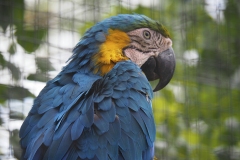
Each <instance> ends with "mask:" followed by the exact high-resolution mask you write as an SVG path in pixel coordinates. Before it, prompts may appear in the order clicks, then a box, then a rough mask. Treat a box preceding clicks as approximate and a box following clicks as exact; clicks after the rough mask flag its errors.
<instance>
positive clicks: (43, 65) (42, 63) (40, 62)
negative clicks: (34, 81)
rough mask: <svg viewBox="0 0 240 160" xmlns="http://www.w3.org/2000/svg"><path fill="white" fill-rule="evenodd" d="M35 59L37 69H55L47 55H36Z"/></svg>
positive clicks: (43, 70)
mask: <svg viewBox="0 0 240 160" xmlns="http://www.w3.org/2000/svg"><path fill="white" fill-rule="evenodd" d="M35 60H36V65H37V67H38V69H40V70H41V71H42V72H47V71H54V70H55V69H54V68H53V66H52V63H51V62H50V60H49V58H48V57H36V58H35Z"/></svg>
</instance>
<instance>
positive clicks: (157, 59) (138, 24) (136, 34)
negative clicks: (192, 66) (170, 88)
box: [71, 14, 175, 91]
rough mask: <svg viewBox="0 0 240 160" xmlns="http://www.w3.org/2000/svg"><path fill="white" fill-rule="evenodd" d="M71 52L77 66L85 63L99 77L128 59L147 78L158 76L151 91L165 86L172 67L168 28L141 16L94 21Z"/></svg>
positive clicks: (170, 76) (119, 16)
mask: <svg viewBox="0 0 240 160" xmlns="http://www.w3.org/2000/svg"><path fill="white" fill-rule="evenodd" d="M73 53H74V54H73V56H72V58H71V59H72V61H75V63H78V66H79V67H82V68H84V67H85V68H86V66H87V68H88V69H89V68H90V70H92V71H93V72H94V73H95V74H99V75H101V76H104V75H105V74H106V73H108V72H109V71H110V70H111V69H112V68H113V67H114V65H115V64H116V63H118V62H120V61H125V60H131V61H132V62H133V63H136V64H137V65H138V66H139V67H141V69H142V71H143V72H144V73H145V75H146V77H147V78H148V80H149V81H153V80H157V79H160V80H159V83H158V84H157V86H156V88H155V89H154V91H158V90H160V89H162V88H164V87H165V86H166V85H167V84H168V83H169V81H170V80H171V78H172V76H173V73H174V70H175V56H174V51H173V49H172V41H171V39H170V37H169V33H168V31H167V29H166V28H165V27H164V26H163V25H162V24H160V23H158V22H156V21H154V20H152V19H150V18H148V17H146V16H144V15H138V14H134V15H129V14H121V15H117V16H114V17H111V18H108V19H105V20H103V21H102V22H99V23H97V24H96V25H95V26H93V27H92V28H90V29H89V30H88V31H87V32H86V33H85V35H84V36H83V38H82V40H81V41H80V42H79V43H78V44H77V46H76V47H75V48H74V50H73ZM76 61H77V62H76ZM72 66H73V65H72Z"/></svg>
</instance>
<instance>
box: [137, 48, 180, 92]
mask: <svg viewBox="0 0 240 160" xmlns="http://www.w3.org/2000/svg"><path fill="white" fill-rule="evenodd" d="M175 64H176V62H175V55H174V51H173V49H172V47H170V48H169V49H167V50H165V51H163V52H162V53H159V54H158V56H157V57H150V58H149V59H148V60H147V61H146V62H145V63H144V64H143V65H142V67H141V69H142V71H143V72H144V73H145V75H146V77H147V79H148V80H149V81H153V80H156V79H159V82H158V84H157V86H156V87H155V89H154V90H153V91H154V92H156V91H159V90H161V89H162V88H164V87H165V86H166V85H167V84H168V83H169V82H170V80H171V79H172V76H173V73H174V70H175Z"/></svg>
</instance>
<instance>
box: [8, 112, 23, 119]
mask: <svg viewBox="0 0 240 160" xmlns="http://www.w3.org/2000/svg"><path fill="white" fill-rule="evenodd" d="M9 117H10V118H11V119H14V120H17V119H18V120H22V119H23V118H24V114H23V113H22V112H17V111H12V110H11V111H10V115H9Z"/></svg>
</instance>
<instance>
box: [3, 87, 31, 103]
mask: <svg viewBox="0 0 240 160" xmlns="http://www.w3.org/2000/svg"><path fill="white" fill-rule="evenodd" d="M26 97H35V96H34V95H33V94H32V93H31V92H30V91H28V89H26V88H23V87H20V86H11V85H5V84H0V103H3V102H5V101H6V100H9V99H17V100H23V99H24V98H26Z"/></svg>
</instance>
